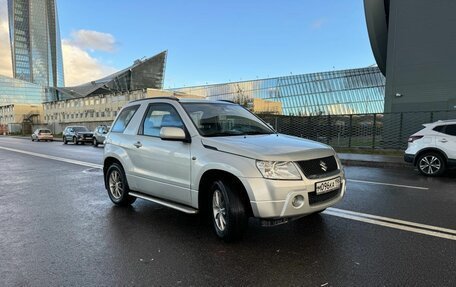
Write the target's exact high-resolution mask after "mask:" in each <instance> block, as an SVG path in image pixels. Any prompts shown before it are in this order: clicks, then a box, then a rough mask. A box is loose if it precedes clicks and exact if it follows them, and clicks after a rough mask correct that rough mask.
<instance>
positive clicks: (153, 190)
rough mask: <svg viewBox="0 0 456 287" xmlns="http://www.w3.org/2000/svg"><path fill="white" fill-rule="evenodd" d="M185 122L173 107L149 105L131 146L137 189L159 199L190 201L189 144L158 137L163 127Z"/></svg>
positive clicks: (185, 202) (181, 124) (158, 104)
mask: <svg viewBox="0 0 456 287" xmlns="http://www.w3.org/2000/svg"><path fill="white" fill-rule="evenodd" d="M170 126H172V127H181V128H184V124H183V122H182V120H181V118H180V116H179V114H178V112H177V111H176V110H175V109H174V107H173V106H172V105H170V104H166V103H155V104H150V105H149V107H148V109H147V112H146V115H145V117H144V119H143V122H142V126H141V127H140V129H139V132H138V136H137V137H136V139H135V142H134V143H132V145H135V146H136V147H134V148H132V149H130V152H129V153H130V156H131V159H132V161H133V162H134V166H135V167H134V169H135V175H136V177H137V181H136V182H137V184H138V185H137V186H136V188H137V189H138V191H141V192H143V193H147V194H150V195H152V196H157V197H160V198H164V199H168V200H172V201H175V202H180V203H183V204H191V193H190V172H191V171H190V161H191V159H190V144H189V143H185V142H182V141H167V140H162V139H161V138H160V129H161V128H162V127H170Z"/></svg>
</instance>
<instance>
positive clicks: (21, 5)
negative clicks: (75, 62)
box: [8, 0, 64, 87]
mask: <svg viewBox="0 0 456 287" xmlns="http://www.w3.org/2000/svg"><path fill="white" fill-rule="evenodd" d="M8 11H9V15H8V17H9V29H10V42H11V50H12V53H11V54H12V61H13V75H14V78H17V79H21V80H25V81H29V82H33V83H36V84H39V85H43V86H49V87H58V86H64V76H63V59H62V47H61V41H60V31H59V24H58V17H57V8H56V3H55V0H8Z"/></svg>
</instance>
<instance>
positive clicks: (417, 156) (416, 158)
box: [413, 147, 448, 166]
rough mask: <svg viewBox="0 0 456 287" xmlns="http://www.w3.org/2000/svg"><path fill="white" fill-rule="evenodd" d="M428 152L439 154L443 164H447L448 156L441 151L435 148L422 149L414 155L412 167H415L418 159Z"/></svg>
mask: <svg viewBox="0 0 456 287" xmlns="http://www.w3.org/2000/svg"><path fill="white" fill-rule="evenodd" d="M429 152H435V153H438V154H440V155H441V156H442V157H443V159H444V160H445V163H448V156H447V154H446V153H445V152H444V151H443V150H441V149H439V148H435V147H430V148H425V149H422V150H420V151H419V152H418V153H417V154H416V156H415V159H414V161H413V165H414V166H416V165H417V164H418V159H419V158H420V157H421V156H422V155H423V154H425V153H429Z"/></svg>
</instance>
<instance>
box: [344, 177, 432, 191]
mask: <svg viewBox="0 0 456 287" xmlns="http://www.w3.org/2000/svg"><path fill="white" fill-rule="evenodd" d="M347 181H351V182H358V183H367V184H378V185H387V186H395V187H404V188H412V189H420V190H429V188H428V187H421V186H412V185H403V184H394V183H384V182H376V181H365V180H357V179H347Z"/></svg>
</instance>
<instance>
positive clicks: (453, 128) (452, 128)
mask: <svg viewBox="0 0 456 287" xmlns="http://www.w3.org/2000/svg"><path fill="white" fill-rule="evenodd" d="M445 133H446V134H447V135H450V136H456V125H447V126H446V129H445Z"/></svg>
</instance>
